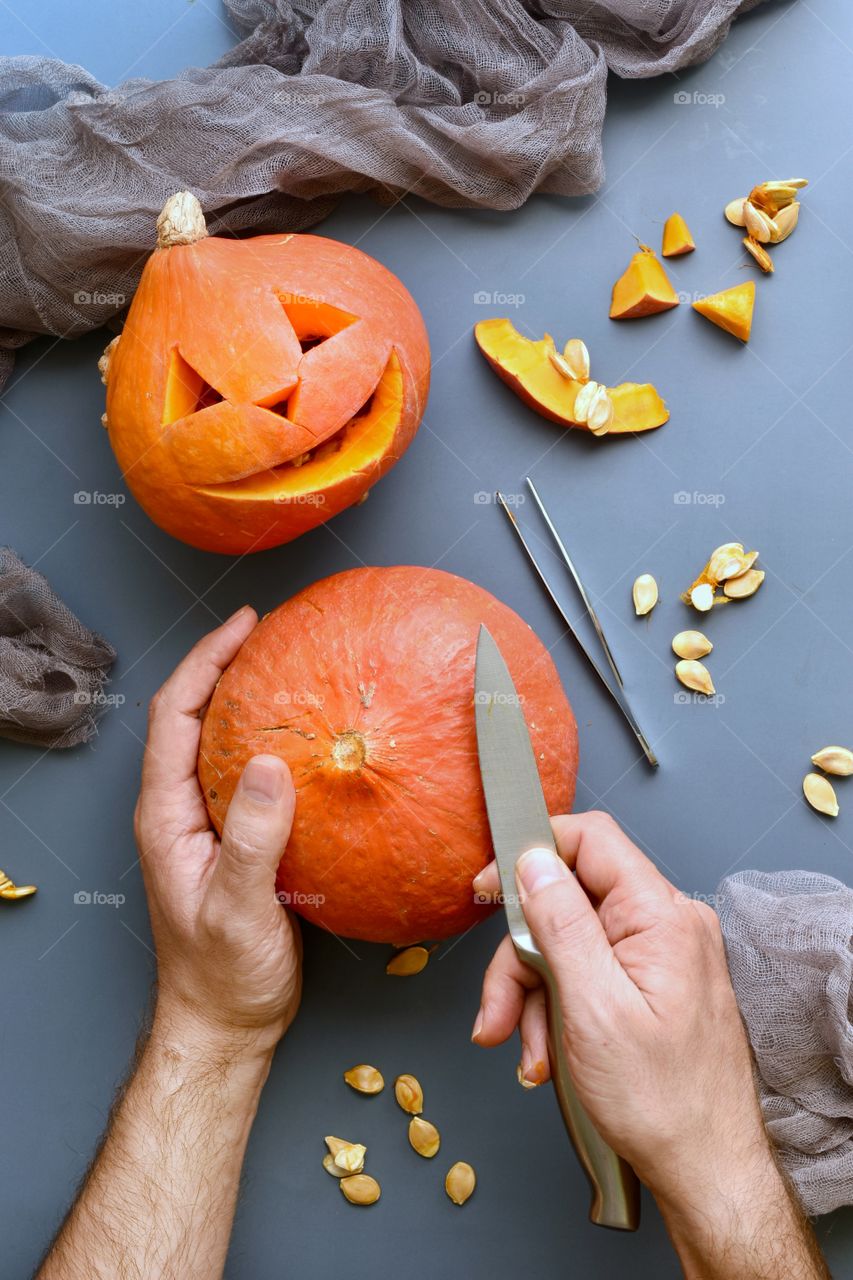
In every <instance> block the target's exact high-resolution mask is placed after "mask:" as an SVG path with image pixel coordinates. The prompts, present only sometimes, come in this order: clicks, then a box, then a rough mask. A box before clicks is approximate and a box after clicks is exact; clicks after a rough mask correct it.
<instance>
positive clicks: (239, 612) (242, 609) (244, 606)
mask: <svg viewBox="0 0 853 1280" xmlns="http://www.w3.org/2000/svg"><path fill="white" fill-rule="evenodd" d="M248 608H249V605H247V604H241V605H240V608H239V609H238V610H237V612H236V613H232V614H231V617H230V618H226V619H225V621H224V622H223V624H222V625H223V627H227V626H228V625H229V623H231V622H236V620H237V619H238V618H239V617H240V616H241V615H242V614H244V613H245V612H246V610H247V609H248Z"/></svg>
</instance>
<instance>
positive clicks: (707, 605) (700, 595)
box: [690, 582, 714, 613]
mask: <svg viewBox="0 0 853 1280" xmlns="http://www.w3.org/2000/svg"><path fill="white" fill-rule="evenodd" d="M690 603H691V604H692V605H693V608H694V609H698V610H699V612H700V613H707V612H708V610H709V609H711V608H713V605H714V588H713V587H712V586H711V584H710V582H700V583H699V584H698V585H697V586H695V587H694V588H693V590H692V591H691V592H690Z"/></svg>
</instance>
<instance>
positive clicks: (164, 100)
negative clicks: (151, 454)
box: [0, 0, 757, 385]
mask: <svg viewBox="0 0 853 1280" xmlns="http://www.w3.org/2000/svg"><path fill="white" fill-rule="evenodd" d="M755 3H757V0H601V2H600V3H589V0H581V2H580V3H573V2H572V0H526V2H525V3H520V2H519V0H325V3H323V2H322V0H300V2H299V3H292V4H291V3H288V2H287V0H225V5H224V7H225V10H226V11H227V12H228V14H229V15H230V17H231V18H232V19H233V21H234V22H235V23H236V24H238V25H239V26H240V27H241V28H243V29H244V30H248V35H247V36H246V38H245V39H244V40H243V41H242V43H240V44H238V45H237V47H236V48H234V49H233V50H231V52H229V53H228V54H227V55H226V56H225V57H224V58H221V59H220V60H219V62H217V63H216V64H215V65H214V66H212V67H208V68H206V69H201V68H195V67H192V68H189V69H188V70H186V71H184V72H182V73H181V74H180V75H178V76H176V77H174V79H171V80H162V81H159V82H155V81H150V80H130V81H127V82H125V83H124V84H121V85H119V86H117V87H115V88H107V87H106V86H104V85H102V84H100V83H99V82H98V81H97V80H96V79H94V77H93V76H90V75H89V74H88V72H86V71H84V70H83V69H82V68H81V67H77V66H71V65H69V64H67V63H63V62H59V61H56V60H54V59H52V58H44V57H26V58H4V59H0V244H2V246H3V252H2V255H0V326H2V327H3V328H0V385H2V382H3V379H4V376H5V374H7V373H8V370H9V368H10V367H11V362H12V356H11V354H10V352H11V351H12V350H13V349H14V348H15V347H16V346H20V344H21V342H22V341H24V340H25V339H26V336H27V335H28V334H32V333H51V334H60V335H63V336H74V335H76V334H80V333H83V332H85V331H86V330H88V329H92V328H95V327H97V326H98V325H101V324H103V323H104V322H105V321H107V320H109V319H111V318H113V317H115V316H116V315H117V314H119V313H121V311H122V310H123V309H124V307H125V306H126V305H127V304H128V303H129V302H130V299H131V297H132V296H133V292H134V288H135V286H136V282H137V280H138V278H139V273H140V271H141V268H142V263H143V262H144V258H145V255H147V254H148V253H149V252H150V250H151V248H152V243H153V227H154V222H155V219H156V216H157V214H158V213H159V211H160V209H161V207H162V205H163V203H164V202H165V200H166V199H167V197H168V196H170V195H171V194H172V193H173V192H175V191H179V190H183V189H184V188H190V189H191V190H192V191H194V192H195V194H196V195H197V196H198V197H199V199H200V200H201V203H202V206H203V207H204V210H205V213H206V214H207V216H208V223H209V226H210V229H211V230H212V231H214V232H223V231H226V232H228V231H230V232H241V231H255V232H260V231H281V230H288V231H296V230H299V229H301V228H304V227H306V226H308V225H310V224H312V223H315V222H317V221H318V220H319V219H320V218H322V217H323V216H324V215H325V214H326V213H327V212H328V211H329V210H330V209H331V207H332V206H333V205H334V203H335V201H336V199H337V198H338V197H339V196H340V195H341V194H342V193H343V192H345V191H362V192H372V193H374V194H375V195H378V196H379V197H380V198H382V199H395V198H399V197H402V196H404V195H406V194H415V195H417V196H420V197H423V198H424V199H427V200H432V201H435V202H436V203H439V204H445V205H471V206H479V207H486V208H492V209H512V208H515V207H517V206H518V205H520V204H522V203H523V202H524V201H525V200H526V199H527V197H528V196H529V195H530V194H531V193H532V192H533V191H536V190H540V191H548V192H554V193H558V194H560V195H567V196H571V195H583V194H587V193H589V192H591V191H594V190H595V189H596V188H597V187H598V186H599V184H600V183H601V181H602V177H603V165H602V155H601V130H602V122H603V119H604V108H605V101H606V82H607V72H608V69H610V70H611V71H613V72H615V73H616V74H617V75H620V76H633V77H639V76H654V75H660V74H662V73H663V72H668V71H675V70H677V69H678V68H679V67H684V66H686V65H688V64H690V63H695V62H700V61H702V60H703V59H705V58H707V57H709V56H710V54H711V53H713V51H714V50H715V49H716V48H717V46H718V45H719V44H720V42H721V41H722V40H723V39H724V37H725V35H726V33H727V31H728V28H729V25H730V23H731V20H732V19H733V18H734V17H735V16H736V15H737V14H738V13H740V12H742V11H743V10H745V9H748V8H751V7H753V5H754V4H755ZM674 83H675V82H674ZM4 329H5V332H4Z"/></svg>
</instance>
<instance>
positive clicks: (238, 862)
mask: <svg viewBox="0 0 853 1280" xmlns="http://www.w3.org/2000/svg"><path fill="white" fill-rule="evenodd" d="M256 623H257V615H256V614H255V612H254V610H253V609H250V608H245V609H241V610H240V612H239V613H236V614H235V615H234V616H233V617H232V618H230V619H229V620H228V621H227V622H226V623H225V624H224V625H223V626H221V627H220V628H219V629H218V630H216V631H214V632H212V633H211V634H210V635H208V636H206V637H205V638H204V639H203V640H201V641H200V642H199V643H198V644H197V645H196V647H195V648H194V649H193V650H192V652H191V653H190V654H189V656H188V657H187V658H185V659H184V661H183V662H182V663H181V664H180V666H179V667H178V668H177V670H176V671H175V673H174V674H173V675H172V676H171V678H170V679H169V680H167V682H166V683H165V684H164V685H163V687H162V689H160V691H159V692H158V693H157V695H156V696H155V698H154V700H153V702H152V704H151V717H150V726H149V734H148V742H147V745H146V749H145V761H144V765H143V773H142V789H141V791H140V796H139V802H138V804H137V809H136V837H137V842H138V845H139V852H140V860H141V864H142V871H143V876H144V879H145V887H146V892H147V894H148V904H149V909H150V912H151V924H152V929H153V933H154V941H155V945H156V948H157V964H158V997H157V1009H156V1012H155V1018H154V1029H155V1033H157V1034H160V1035H162V1036H164V1037H166V1038H167V1039H169V1040H173V1041H177V1042H179V1043H180V1044H181V1046H182V1047H190V1048H191V1049H192V1050H193V1052H194V1053H197V1054H200V1055H205V1054H209V1055H210V1056H211V1057H213V1058H214V1059H215V1058H218V1057H221V1056H223V1055H224V1056H226V1057H231V1056H232V1055H233V1054H234V1053H241V1052H243V1051H244V1050H246V1051H248V1052H249V1053H250V1054H255V1053H260V1054H268V1053H270V1052H271V1051H272V1049H273V1048H274V1046H275V1044H276V1043H277V1041H278V1040H279V1039H280V1037H281V1035H282V1034H283V1033H284V1031H285V1030H286V1029H287V1027H288V1025H289V1023H290V1022H291V1020H292V1018H293V1016H294V1014H295V1012H296V1008H297V1006H298V1003H299V994H300V948H299V938H298V933H297V930H296V925H295V924H294V922H293V921H292V919H291V918H290V915H289V913H287V912H286V911H284V910H282V907H281V906H280V904H279V902H278V901H277V899H276V896H275V874H276V868H277V867H278V864H279V860H280V858H281V854H282V851H283V849H284V846H285V844H286V843H287V838H288V835H289V834H290V826H291V822H292V819H293V809H294V791H293V784H292V782H291V779H290V773H289V770H288V768H287V765H286V764H285V763H284V762H283V761H281V760H279V759H277V758H276V757H272V756H266V755H261V756H255V757H254V758H253V759H251V760H250V761H249V762H248V763H247V764H246V766H245V768H244V770H243V772H242V776H241V778H240V781H239V784H238V785H237V788H236V790H235V793H234V797H233V799H232V801H231V804H230V806H229V809H228V814H227V817H226V821H225V825H224V829H223V833H222V840H221V843H220V841H219V840H218V839H217V837H216V835H215V833H214V832H213V831H212V830H211V827H210V821H209V819H208V815H207V808H206V806H205V803H204V799H203V797H202V794H201V789H200V787H199V783H198V777H197V773H196V769H197V761H198V748H199V739H200V736H201V720H200V718H199V717H200V715H201V714H202V712H203V711H204V708H205V707H206V706H207V704H208V702H209V701H210V698H211V695H212V693H213V690H214V688H215V687H216V684H217V681H218V680H219V677H220V676H221V675H222V672H223V670H224V668H225V667H226V666H227V665H228V664H229V663H230V662H231V660H232V659H233V658H234V657H235V655H236V654H237V652H238V651H239V649H240V648H241V646H242V644H243V642H244V641H245V640H246V639H247V637H248V636H249V635H250V634H251V632H252V631H253V630H254V627H255V625H256Z"/></svg>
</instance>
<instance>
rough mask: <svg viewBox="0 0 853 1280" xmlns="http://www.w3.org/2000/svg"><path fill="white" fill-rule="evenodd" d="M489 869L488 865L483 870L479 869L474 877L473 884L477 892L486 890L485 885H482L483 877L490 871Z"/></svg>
mask: <svg viewBox="0 0 853 1280" xmlns="http://www.w3.org/2000/svg"><path fill="white" fill-rule="evenodd" d="M488 869H489V868H488V867H483V870H482V871H478V872H477V874H476V875H475V876H474V879H473V881H472V884H473V886H474V889H475V891H476V892H477V893H481V892H485V890H484V889H483V887H482V885H483V877H484V876H485V874H486V872H487V871H488Z"/></svg>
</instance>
